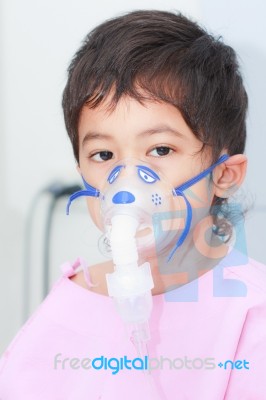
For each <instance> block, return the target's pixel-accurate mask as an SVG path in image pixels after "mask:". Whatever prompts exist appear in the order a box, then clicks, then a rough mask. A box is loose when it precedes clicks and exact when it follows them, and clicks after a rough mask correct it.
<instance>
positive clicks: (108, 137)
mask: <svg viewBox="0 0 266 400" xmlns="http://www.w3.org/2000/svg"><path fill="white" fill-rule="evenodd" d="M94 139H100V140H101V139H102V140H104V139H105V140H112V135H108V134H107V133H103V132H93V131H89V132H87V133H86V135H85V136H84V138H83V139H82V142H81V144H82V146H84V144H85V143H86V142H89V141H90V140H94Z"/></svg>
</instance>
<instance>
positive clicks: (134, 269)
mask: <svg viewBox="0 0 266 400" xmlns="http://www.w3.org/2000/svg"><path fill="white" fill-rule="evenodd" d="M118 212H119V209H118ZM138 227H139V221H138V220H137V219H136V218H135V217H134V216H132V215H130V214H119V213H117V214H115V215H114V216H113V217H112V218H111V229H110V236H109V238H110V246H111V249H112V256H113V262H114V272H113V273H111V274H107V276H106V280H107V288H108V293H109V296H111V297H113V299H114V302H115V305H116V308H117V310H118V312H119V314H120V315H121V317H122V319H123V321H124V322H125V324H126V328H127V332H128V335H129V337H130V339H131V341H132V342H133V344H134V345H135V347H136V349H137V352H138V355H139V356H140V357H144V356H145V355H147V346H146V344H147V341H148V340H149V339H150V331H149V323H148V321H149V318H150V314H151V310H152V294H151V289H152V288H153V287H154V284H153V279H152V275H151V270H150V264H149V263H148V262H146V263H144V264H143V265H141V266H139V265H138V249H137V243H136V232H137V230H138Z"/></svg>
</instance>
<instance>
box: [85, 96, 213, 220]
mask: <svg viewBox="0 0 266 400" xmlns="http://www.w3.org/2000/svg"><path fill="white" fill-rule="evenodd" d="M108 105H109V98H107V99H106V100H105V101H104V102H103V103H102V104H101V105H100V106H99V107H98V108H96V109H90V108H88V107H86V106H85V107H84V108H83V110H82V113H81V116H80V121H79V149H80V150H79V170H80V173H81V174H82V175H83V177H84V179H85V180H86V181H87V182H88V183H89V184H90V185H92V186H93V187H96V188H97V189H99V190H101V189H102V188H103V186H104V185H105V182H106V178H107V175H108V172H109V171H110V170H111V168H112V166H113V165H114V164H115V163H117V162H118V161H119V160H123V159H126V158H127V159H128V158H135V159H138V160H140V161H142V162H143V163H145V164H149V165H150V166H151V168H152V169H154V170H155V171H157V172H159V173H161V174H162V175H163V176H164V177H165V179H166V180H167V181H168V182H169V184H170V185H171V186H172V187H173V188H174V187H177V186H179V185H180V184H182V183H184V182H185V181H187V180H188V179H190V178H192V177H193V176H195V175H197V174H198V173H199V172H201V171H202V170H203V169H205V168H207V167H208V166H210V164H211V153H210V149H207V150H206V151H205V152H204V153H202V152H201V148H202V142H201V141H200V140H198V139H197V138H196V137H195V135H194V134H193V133H192V131H191V129H190V128H189V127H188V126H187V124H186V123H185V121H184V119H183V117H182V115H181V113H180V112H179V111H178V110H177V109H176V108H175V107H174V106H172V105H170V104H168V103H159V102H154V101H147V102H145V103H144V105H141V104H140V103H139V102H138V101H137V100H135V99H132V98H130V97H123V98H122V99H121V100H120V101H119V102H118V104H117V106H116V107H115V109H114V110H113V111H112V112H110V111H108V109H107V107H108ZM192 192H193V193H192ZM191 193H192V195H191V194H189V195H188V198H189V201H190V202H191V205H192V207H206V210H207V209H209V206H210V204H211V201H212V198H213V193H210V185H209V179H208V178H205V179H203V180H202V181H200V182H198V183H197V184H195V185H194V186H193V187H192V188H191ZM87 199H88V200H87V201H88V206H89V211H90V214H91V216H92V218H93V220H94V222H95V223H96V225H97V226H98V227H99V226H100V225H101V224H100V213H99V201H98V199H95V198H87Z"/></svg>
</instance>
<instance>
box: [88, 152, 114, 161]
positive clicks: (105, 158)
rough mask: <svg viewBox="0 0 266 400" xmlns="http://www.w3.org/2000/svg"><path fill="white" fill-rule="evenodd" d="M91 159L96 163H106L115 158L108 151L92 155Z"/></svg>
mask: <svg viewBox="0 0 266 400" xmlns="http://www.w3.org/2000/svg"><path fill="white" fill-rule="evenodd" d="M90 158H91V159H92V160H93V161H96V162H104V161H108V160H111V159H112V158H113V153H112V152H111V151H108V150H104V151H98V152H97V153H95V154H92V155H91V156H90Z"/></svg>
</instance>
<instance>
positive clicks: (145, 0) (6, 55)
mask: <svg viewBox="0 0 266 400" xmlns="http://www.w3.org/2000/svg"><path fill="white" fill-rule="evenodd" d="M231 3H232V4H231ZM0 7H1V8H0V34H1V35H0V57H1V64H0V87H1V91H0V110H1V111H0V182H1V196H0V210H1V212H0V218H1V220H0V243H1V247H0V251H1V252H0V257H1V258H0V261H1V267H0V268H1V278H2V279H1V280H0V296H1V301H0V321H1V322H0V329H1V331H0V352H1V350H2V349H4V348H5V347H6V345H7V343H8V342H9V341H10V339H11V337H12V336H13V335H14V333H15V332H16V331H17V329H18V327H19V326H20V324H21V321H22V317H21V311H22V283H23V239H24V232H25V231H24V229H25V218H26V214H27V212H28V209H29V207H30V204H31V201H32V198H33V196H34V195H35V194H36V193H37V192H38V191H39V190H40V189H41V188H43V187H44V186H46V185H47V184H48V183H49V182H51V181H53V180H57V179H62V180H64V181H75V180H77V179H78V176H77V174H76V172H75V163H74V159H73V156H72V151H71V147H70V144H69V143H68V139H67V137H66V133H65V129H64V124H63V118H62V111H61V104H60V103H61V94H62V90H63V87H64V84H65V79H66V68H67V66H68V64H69V61H70V59H71V57H72V56H73V54H74V52H75V51H76V49H77V48H78V46H79V45H80V42H81V40H82V39H83V37H84V36H85V35H86V33H87V32H88V31H89V30H90V29H91V28H93V27H94V26H95V25H97V24H98V23H99V22H101V21H103V20H104V19H106V18H109V17H112V16H114V15H116V14H118V13H122V12H124V11H128V10H133V9H138V8H141V9H142V8H157V9H167V10H174V9H179V10H181V11H183V12H184V13H185V14H187V15H188V16H192V17H193V18H195V19H198V20H201V21H203V22H204V24H205V25H206V26H207V27H209V28H211V30H212V31H217V32H218V33H222V34H223V35H224V37H225V39H226V40H227V41H228V42H229V43H230V44H232V45H233V46H235V47H236V48H237V50H238V52H239V54H240V56H241V58H242V60H243V71H244V75H245V77H246V81H247V86H248V91H249V94H250V103H251V106H250V117H249V131H250V137H251V139H250V140H249V145H248V154H249V157H250V172H249V177H248V185H247V186H248V188H249V190H250V191H251V192H254V193H255V194H256V195H257V198H258V203H259V204H260V206H262V205H265V190H266V189H265V186H264V185H262V184H261V182H260V180H262V182H263V173H262V172H261V171H262V168H264V165H263V160H264V148H265V144H266V143H265V141H266V139H265V134H264V132H265V128H264V126H265V124H264V120H263V113H264V107H263V103H264V102H263V100H264V99H263V97H262V96H263V95H264V93H265V90H264V89H265V79H264V76H263V71H264V70H265V68H266V65H265V57H266V54H265V53H266V50H265V45H264V38H265V37H266V27H265V24H263V15H265V14H266V9H265V7H266V6H265V5H264V2H263V1H259V0H255V1H253V2H252V4H251V3H250V4H247V5H246V4H244V5H243V1H242V2H241V1H240V0H234V2H229V0H223V1H219V2H218V1H212V0H190V1H187V0H182V1H181V0H179V1H178V0H153V1H150V0H134V1H133V0H128V1H127V2H123V1H122V0H121V1H118V0H116V1H112V2H110V1H108V0H98V1H97V3H91V2H89V1H88V0H86V1H85V0H75V1H74V0H72V1H63V0H57V1H54V0H53V1H52V0H46V1H42V2H40V1H38V2H36V1H34V0H24V1H20V0H2V2H1V3H0ZM48 202H49V199H47V198H44V199H42V201H41V202H40V204H39V210H38V213H39V219H38V224H39V225H38V226H37V227H35V239H34V246H35V252H34V255H33V257H32V258H33V260H32V263H33V265H34V270H33V271H32V274H31V275H30V276H29V277H28V279H29V280H30V286H34V288H35V289H34V291H33V302H32V307H33V308H34V307H35V306H36V304H37V302H38V301H39V299H40V293H41V266H42V265H41V262H42V260H41V255H40V247H41V246H40V242H41V239H42V234H43V233H42V230H43V223H42V221H43V219H44V217H45V212H46V208H47V204H48ZM258 210H259V209H258ZM40 214H41V215H42V216H41V217H40ZM255 214H256V213H255ZM255 214H254V215H255ZM85 215H86V212H85V210H83V209H82V208H81V209H80V211H76V214H75V212H74V217H75V219H74V217H73V219H71V220H68V219H65V217H64V205H63V204H62V202H60V204H59V205H58V209H57V216H56V220H55V224H56V235H57V237H54V256H53V260H52V263H53V266H54V268H55V265H56V266H57V264H58V263H60V262H61V261H64V260H65V259H66V258H73V257H74V256H75V255H79V254H80V253H82V254H83V255H84V256H85V255H86V254H89V255H90V259H91V260H92V262H94V261H95V260H96V258H97V256H96V253H93V254H92V253H91V251H92V248H93V247H94V248H96V242H97V233H95V231H94V230H93V228H92V227H90V225H88V224H89V221H87V219H86V217H85V219H84V216H85ZM262 215H263V218H264V220H263V218H262ZM264 215H265V214H262V213H259V211H257V214H256V215H255V217H253V218H251V219H250V220H249V221H248V223H249V224H250V227H249V230H250V231H252V232H254V229H255V228H256V229H257V227H258V230H259V231H258V235H256V237H263V236H262V235H263V225H264V224H263V221H265V217H264ZM89 234H90V235H91V236H90V238H89ZM71 235H72V236H71ZM250 236H251V242H252V245H251V252H252V254H251V255H253V256H254V257H255V258H259V259H260V260H261V261H264V262H266V254H265V252H263V251H261V250H260V249H261V248H262V247H263V246H258V245H259V243H258V240H256V242H255V241H254V240H253V241H252V235H250ZM254 236H255V235H253V238H254ZM92 239H93V240H94V241H93V240H92ZM69 242H72V246H69ZM85 253H86V254H85ZM56 271H57V269H56ZM56 274H58V272H54V276H56Z"/></svg>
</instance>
